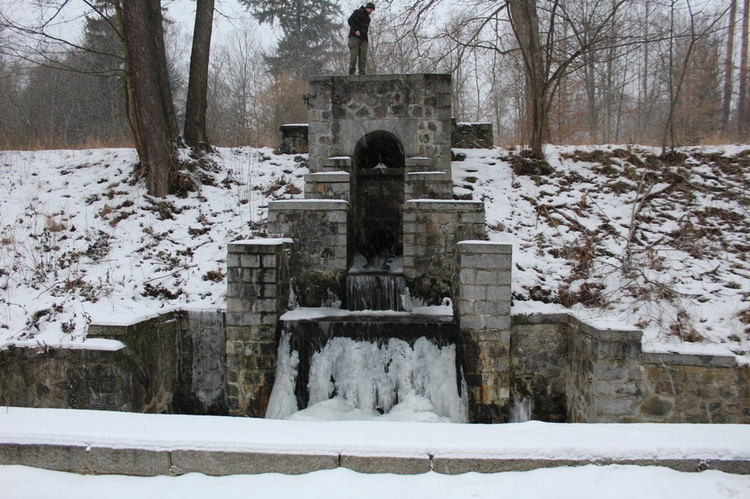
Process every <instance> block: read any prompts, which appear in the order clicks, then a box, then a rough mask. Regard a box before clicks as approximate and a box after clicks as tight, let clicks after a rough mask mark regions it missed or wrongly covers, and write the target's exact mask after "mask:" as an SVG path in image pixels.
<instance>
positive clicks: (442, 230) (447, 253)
mask: <svg viewBox="0 0 750 499" xmlns="http://www.w3.org/2000/svg"><path fill="white" fill-rule="evenodd" d="M484 237H485V228H484V204H483V203H482V202H477V201H452V200H451V201H448V200H438V199H436V200H429V199H419V200H412V201H407V202H406V203H404V258H403V263H404V277H405V278H406V283H407V286H408V287H409V292H410V293H411V295H412V296H415V297H417V298H420V299H422V300H425V301H426V302H427V303H429V304H433V305H434V304H438V303H440V301H441V300H442V299H443V298H444V297H446V296H453V281H454V277H455V276H456V275H457V272H456V244H457V243H458V242H459V241H467V240H476V239H484Z"/></svg>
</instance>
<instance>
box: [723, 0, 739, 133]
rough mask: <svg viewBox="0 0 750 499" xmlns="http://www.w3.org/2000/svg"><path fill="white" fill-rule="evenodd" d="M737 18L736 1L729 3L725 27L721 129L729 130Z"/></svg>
mask: <svg viewBox="0 0 750 499" xmlns="http://www.w3.org/2000/svg"><path fill="white" fill-rule="evenodd" d="M736 16H737V0H730V1H729V24H728V25H727V45H726V47H727V48H726V52H725V54H724V94H723V97H722V101H721V129H722V130H723V131H724V132H726V131H727V130H728V128H729V111H730V109H731V106H732V76H733V73H734V71H733V70H734V68H733V59H734V29H735V21H736Z"/></svg>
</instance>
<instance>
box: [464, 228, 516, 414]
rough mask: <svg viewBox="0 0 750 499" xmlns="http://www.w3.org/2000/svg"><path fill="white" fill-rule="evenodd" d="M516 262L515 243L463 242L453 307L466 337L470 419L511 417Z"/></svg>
mask: <svg viewBox="0 0 750 499" xmlns="http://www.w3.org/2000/svg"><path fill="white" fill-rule="evenodd" d="M511 263H512V246H511V245H509V244H500V243H492V242H487V241H463V242H460V243H458V280H457V290H456V293H455V299H454V302H453V307H454V309H455V314H456V317H457V319H458V323H459V327H460V329H461V338H462V340H463V352H464V369H465V371H464V375H465V376H466V383H467V385H468V386H469V419H470V421H473V422H477V423H502V422H506V421H507V417H508V399H509V398H510V357H509V354H510V300H511V290H510V285H511Z"/></svg>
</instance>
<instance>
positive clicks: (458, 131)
mask: <svg viewBox="0 0 750 499" xmlns="http://www.w3.org/2000/svg"><path fill="white" fill-rule="evenodd" d="M451 144H452V145H453V147H457V148H462V149H492V148H493V147H494V139H493V133H492V123H456V122H455V121H454V122H453V133H452V135H451Z"/></svg>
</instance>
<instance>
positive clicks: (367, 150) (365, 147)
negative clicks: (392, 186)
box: [353, 130, 406, 169]
mask: <svg viewBox="0 0 750 499" xmlns="http://www.w3.org/2000/svg"><path fill="white" fill-rule="evenodd" d="M353 160H354V161H353V163H354V167H355V168H363V169H370V168H404V165H405V164H406V155H405V153H404V146H403V144H401V141H400V140H399V139H398V137H396V135H394V134H392V133H391V132H386V131H385V130H377V131H375V132H370V133H368V134H365V135H364V136H363V137H362V138H361V139H359V141H358V142H357V145H356V146H354V157H353Z"/></svg>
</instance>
